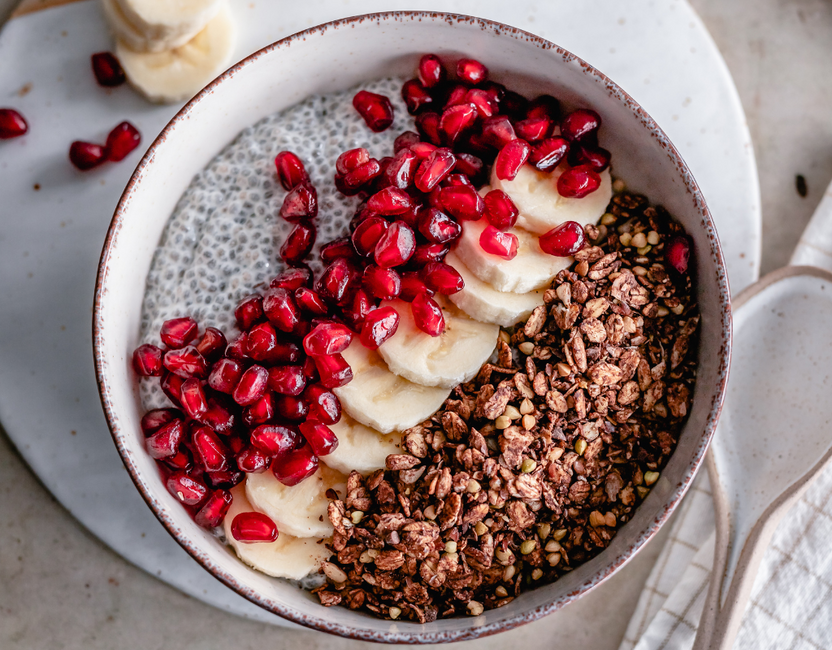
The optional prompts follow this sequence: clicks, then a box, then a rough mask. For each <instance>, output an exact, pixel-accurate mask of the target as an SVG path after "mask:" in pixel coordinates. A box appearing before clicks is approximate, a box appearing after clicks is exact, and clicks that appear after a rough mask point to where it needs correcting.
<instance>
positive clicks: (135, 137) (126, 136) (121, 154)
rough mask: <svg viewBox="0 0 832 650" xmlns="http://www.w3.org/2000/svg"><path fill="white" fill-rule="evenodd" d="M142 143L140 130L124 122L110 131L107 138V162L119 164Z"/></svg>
mask: <svg viewBox="0 0 832 650" xmlns="http://www.w3.org/2000/svg"><path fill="white" fill-rule="evenodd" d="M141 142H142V136H141V134H140V133H139V131H138V129H137V128H136V127H135V126H133V125H132V124H130V122H122V123H121V124H119V125H118V126H116V127H115V128H114V129H113V130H112V131H110V133H109V135H108V136H107V146H106V147H105V149H106V152H107V160H109V161H111V162H119V161H120V160H124V159H125V158H126V157H127V155H128V154H129V153H130V152H131V151H133V149H135V148H136V147H138V146H139V145H140V144H141Z"/></svg>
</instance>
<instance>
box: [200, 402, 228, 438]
mask: <svg viewBox="0 0 832 650" xmlns="http://www.w3.org/2000/svg"><path fill="white" fill-rule="evenodd" d="M219 397H220V396H219V395H217V396H213V395H212V396H211V397H209V398H208V410H207V411H206V412H205V415H203V416H202V419H201V420H200V422H202V423H203V424H207V425H208V426H209V427H211V428H212V429H213V430H214V431H216V432H217V433H219V434H221V435H224V436H226V435H229V434H230V433H231V432H232V430H233V429H234V414H233V413H232V412H231V410H230V408H228V407H227V406H226V404H228V402H229V400H227V399H223V400H222V401H220V399H218V398H219ZM222 397H224V396H222ZM229 406H230V404H229ZM235 410H236V409H235Z"/></svg>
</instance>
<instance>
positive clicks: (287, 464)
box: [272, 445, 318, 487]
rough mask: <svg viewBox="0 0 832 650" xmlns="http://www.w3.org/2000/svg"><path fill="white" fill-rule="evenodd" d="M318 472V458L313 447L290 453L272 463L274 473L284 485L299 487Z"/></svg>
mask: <svg viewBox="0 0 832 650" xmlns="http://www.w3.org/2000/svg"><path fill="white" fill-rule="evenodd" d="M317 471H318V457H317V456H316V455H315V453H314V452H313V451H312V446H311V445H304V446H303V447H301V448H300V449H295V450H294V451H290V452H289V453H288V454H286V455H285V456H281V457H280V458H278V459H277V460H276V461H275V462H274V463H272V473H273V474H274V475H275V477H277V480H278V481H280V482H281V483H283V485H288V486H290V487H291V486H292V485H297V484H298V483H300V482H301V481H303V480H304V479H306V478H309V477H310V476H312V475H313V474H314V473H315V472H317Z"/></svg>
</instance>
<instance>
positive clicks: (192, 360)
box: [162, 345, 208, 378]
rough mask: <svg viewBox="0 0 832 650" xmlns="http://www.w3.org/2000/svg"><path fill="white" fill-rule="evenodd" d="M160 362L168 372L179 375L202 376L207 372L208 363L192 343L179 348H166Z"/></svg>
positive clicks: (186, 376)
mask: <svg viewBox="0 0 832 650" xmlns="http://www.w3.org/2000/svg"><path fill="white" fill-rule="evenodd" d="M162 363H164V364H165V368H167V369H168V370H169V371H170V372H172V373H173V374H174V375H179V376H180V377H185V378H188V377H204V376H205V375H206V374H207V373H208V364H207V363H206V362H205V359H204V358H203V356H202V355H201V354H200V353H199V351H197V349H196V348H195V347H194V346H193V345H187V346H185V347H184V348H181V349H179V350H168V351H167V352H165V357H164V359H163V360H162Z"/></svg>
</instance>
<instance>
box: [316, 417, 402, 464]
mask: <svg viewBox="0 0 832 650" xmlns="http://www.w3.org/2000/svg"><path fill="white" fill-rule="evenodd" d="M329 428H330V429H332V431H333V432H334V433H335V435H336V436H338V448H337V449H336V450H335V451H333V452H332V453H331V454H327V455H326V456H321V458H320V460H321V462H322V463H325V464H326V465H327V466H328V467H331V468H332V469H337V470H338V471H339V472H343V473H344V474H349V473H350V472H351V471H352V470H355V471H357V472H361V473H362V474H369V473H370V472H374V471H376V470H377V469H382V468H383V467H384V466H385V461H386V460H387V457H388V456H389V455H390V454H399V453H401V448H400V446H401V440H402V436H401V434H400V433H398V432H394V433H391V434H389V435H384V434H382V433H381V432H380V431H376V430H375V429H371V428H370V427H367V426H364V425H363V424H361V423H360V422H356V421H355V420H353V419H352V418H351V417H350V416H349V415H347V414H346V413H342V414H341V419H340V421H339V422H338V423H337V424H331V425H329Z"/></svg>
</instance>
